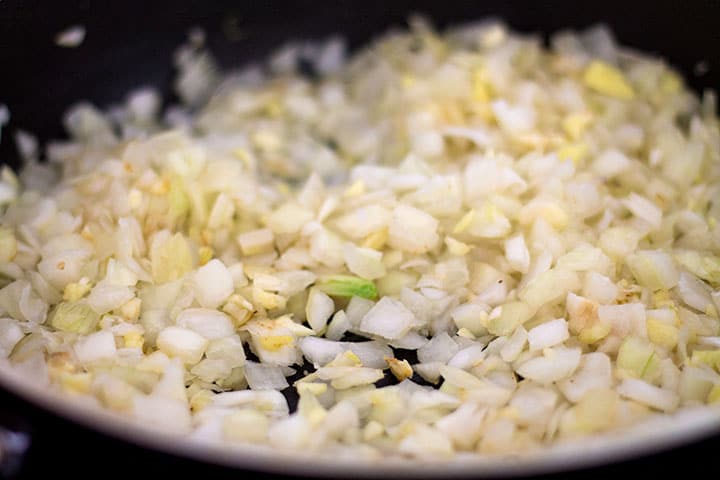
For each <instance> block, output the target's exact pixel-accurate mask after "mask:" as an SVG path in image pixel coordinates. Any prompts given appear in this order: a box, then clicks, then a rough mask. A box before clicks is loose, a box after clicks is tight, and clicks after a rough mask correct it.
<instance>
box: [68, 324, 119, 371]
mask: <svg viewBox="0 0 720 480" xmlns="http://www.w3.org/2000/svg"><path fill="white" fill-rule="evenodd" d="M74 350H75V356H76V357H77V359H78V361H79V362H80V363H92V362H96V361H98V360H102V359H112V358H115V356H116V355H117V350H116V348H115V337H113V334H112V332H110V331H107V330H105V331H102V332H97V333H93V334H91V335H88V336H87V337H84V338H81V339H79V340H78V341H77V343H75V347H74Z"/></svg>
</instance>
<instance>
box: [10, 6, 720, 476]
mask: <svg viewBox="0 0 720 480" xmlns="http://www.w3.org/2000/svg"><path fill="white" fill-rule="evenodd" d="M413 12H418V13H424V14H427V15H428V16H429V17H430V18H432V20H433V22H434V23H435V24H436V25H437V26H439V27H442V26H444V25H447V24H450V23H456V22H462V21H466V20H471V19H477V18H481V17H485V16H496V17H500V18H503V19H504V20H506V21H507V22H508V23H509V25H510V26H511V27H513V28H515V29H518V30H521V31H525V32H538V33H544V34H547V33H550V32H553V31H555V30H557V29H560V28H564V27H576V28H582V27H586V26H589V25H592V24H594V23H598V22H603V23H607V24H609V25H610V26H611V27H612V29H613V30H614V32H615V34H616V36H617V38H618V39H619V41H620V42H622V43H624V44H629V45H632V46H634V47H637V48H639V49H642V50H646V51H650V52H654V53H657V54H659V55H662V56H664V57H665V58H667V59H668V60H669V61H670V63H672V64H673V65H675V66H676V67H678V68H679V69H680V70H681V71H682V72H683V74H684V76H685V79H686V81H687V82H688V83H689V84H690V85H692V86H693V87H694V88H695V89H696V90H697V91H702V90H704V89H706V88H717V86H718V85H720V30H718V28H717V23H718V20H720V1H717V0H704V1H695V2H682V3H681V2H678V1H655V2H652V1H633V2H626V3H623V2H614V1H605V2H597V1H596V2H587V3H584V2H577V1H565V0H563V1H560V0H553V1H531V0H517V1H508V0H505V1H503V0H497V1H491V0H484V1H455V0H435V1H425V0H418V1H411V0H385V1H378V0H365V1H357V0H356V1H353V0H336V1H324V0H323V1H320V0H316V1H312V0H296V1H292V2H291V1H267V0H265V1H262V0H254V1H238V0H236V1H229V0H215V1H211V0H205V1H203V0H189V1H180V0H176V1H171V0H146V1H144V2H141V1H138V0H125V1H112V2H111V1H92V0H77V1H58V0H56V1H39V0H28V1H19V0H14V1H13V0H0V103H4V104H6V105H7V106H8V107H9V109H10V111H11V121H10V124H9V126H8V127H7V128H6V129H4V131H3V136H2V141H1V142H0V162H1V163H8V164H10V165H13V166H16V165H17V156H16V152H15V148H14V144H13V142H12V133H13V130H14V129H16V128H22V129H25V130H28V131H31V132H33V133H36V134H38V135H39V136H40V138H41V139H43V140H46V139H49V138H57V137H61V136H62V129H61V126H60V117H61V114H62V112H63V111H64V110H65V109H66V108H67V107H68V106H69V105H70V104H72V103H73V102H76V101H78V100H81V99H88V100H90V101H91V102H93V103H95V104H97V105H99V106H107V105H108V104H110V103H113V102H118V101H122V99H123V98H124V96H125V94H126V93H127V92H128V91H129V90H130V89H132V88H134V87H138V86H141V85H153V86H155V87H158V88H160V89H161V90H162V91H163V92H164V93H165V94H166V100H169V101H172V100H173V95H172V89H171V82H172V77H173V69H172V52H173V50H174V49H175V48H176V47H177V46H178V45H179V44H180V43H182V42H183V40H184V39H185V38H186V34H187V31H188V29H189V28H190V27H193V26H202V27H204V29H205V31H206V32H207V35H208V44H209V46H210V48H211V50H212V52H213V53H214V54H215V55H216V57H217V59H218V60H219V61H220V64H221V65H222V66H223V67H225V68H233V67H237V66H240V65H242V64H244V63H246V62H249V61H253V60H258V59H261V58H263V57H264V56H265V55H266V54H268V53H269V52H270V51H271V50H272V49H274V48H275V47H277V46H278V45H280V44H281V43H283V42H284V41H287V40H290V39H302V38H322V37H326V36H328V35H331V34H342V35H344V36H346V37H347V38H348V40H349V42H350V45H351V46H354V47H356V46H359V45H362V44H363V43H364V42H366V41H367V40H368V39H370V38H372V37H373V35H375V34H378V33H380V32H382V31H383V30H385V29H387V28H388V27H391V26H403V25H404V23H405V20H406V18H407V16H408V14H409V13H413ZM75 24H78V25H83V26H84V27H85V28H86V30H87V36H86V39H85V42H84V43H83V44H82V45H81V46H80V47H79V48H74V49H66V48H60V47H58V46H57V45H55V44H54V42H53V37H54V36H55V34H56V33H57V32H58V31H60V30H62V29H64V28H66V27H68V26H70V25H75ZM700 63H702V64H704V65H705V67H706V68H705V70H706V71H704V73H701V72H699V71H698V68H697V66H698V64H700ZM0 405H5V406H6V407H7V408H10V407H11V406H14V407H18V408H20V407H21V406H22V402H21V401H18V399H14V400H11V396H8V395H7V394H5V396H2V395H0ZM22 410H25V409H22ZM0 413H2V411H0ZM38 415H40V416H38ZM6 416H7V415H6ZM11 416H12V415H11ZM22 416H27V422H26V423H29V424H30V425H31V427H32V429H33V430H34V433H35V439H36V442H35V445H36V446H35V447H34V448H36V450H34V451H32V450H31V455H33V456H34V459H35V460H34V462H32V463H30V464H29V467H28V468H30V469H31V471H33V472H37V469H38V468H42V464H43V463H45V462H43V459H44V458H47V459H54V460H55V461H57V462H60V464H62V463H63V460H62V455H59V453H58V451H57V449H56V448H55V445H53V444H52V442H56V441H57V438H58V437H53V436H52V435H53V433H52V431H53V430H58V429H62V430H63V431H65V432H68V435H70V438H73V441H75V442H80V443H82V444H83V445H94V446H95V447H94V448H95V449H97V451H98V452H101V451H108V450H113V451H116V452H117V451H118V450H120V451H123V452H125V455H128V456H132V457H135V458H145V459H146V461H150V455H152V461H153V462H166V463H164V464H163V465H166V466H165V467H163V468H180V466H182V469H183V471H186V470H185V469H191V470H192V468H193V466H192V465H195V468H205V467H199V466H198V465H197V464H190V463H188V461H183V462H180V461H179V460H175V459H172V457H169V456H163V455H157V456H155V454H148V453H147V452H143V451H141V450H140V449H139V448H137V447H132V446H129V445H119V444H118V442H113V441H112V440H110V439H107V438H105V437H102V436H100V435H99V434H96V433H91V432H87V431H83V430H82V429H81V428H80V427H77V426H73V425H71V424H69V423H68V422H65V421H63V420H61V419H58V418H54V417H52V416H49V415H48V414H46V413H37V412H31V411H30V410H29V409H28V410H26V411H25V412H23V415H22ZM38 419H42V420H40V421H38ZM14 421H17V418H16V419H15V420H14ZM1 423H7V422H5V420H3V418H0V424H1ZM38 425H43V426H44V427H39V426H38ZM43 432H45V433H43ZM47 432H50V433H47ZM43 435H44V436H43ZM51 439H54V440H51ZM38 442H39V445H40V446H39V447H38ZM43 442H45V443H44V444H43ZM43 445H44V447H43ZM717 446H718V442H717V440H714V441H710V442H705V443H703V444H698V445H695V446H693V447H688V448H685V449H679V450H676V451H675V452H673V453H672V454H669V455H665V456H663V457H662V458H661V457H656V458H654V459H651V460H649V461H646V463H637V462H635V463H634V464H633V463H630V464H626V467H627V465H630V467H629V468H633V467H632V465H636V467H634V468H638V469H640V468H642V469H643V470H644V469H646V468H648V467H649V466H650V465H654V467H655V468H660V469H659V470H656V471H657V472H662V471H666V470H667V469H672V468H674V466H677V465H680V464H681V463H682V462H683V461H682V460H681V459H683V458H686V457H687V458H690V456H691V455H692V456H693V457H692V458H702V457H701V456H705V455H708V452H709V451H710V450H711V449H713V448H716V447H717ZM38 448H40V450H37V449H38ZM43 448H44V450H43ZM116 449H118V450H116ZM702 452H704V453H702ZM66 454H67V451H66ZM143 456H144V457H143ZM672 458H674V459H675V460H670V459H672ZM705 458H707V457H705ZM658 462H660V463H658ZM51 463H52V462H51ZM643 465H644V466H643ZM662 465H664V466H662ZM65 466H70V465H69V464H68V463H67V462H65ZM158 468H159V467H158ZM612 468H616V467H606V468H605V469H604V470H600V471H599V472H604V476H605V477H607V475H608V474H612V473H617V471H613V470H612ZM608 469H610V470H608ZM599 472H597V473H598V474H599ZM147 473H150V472H147Z"/></svg>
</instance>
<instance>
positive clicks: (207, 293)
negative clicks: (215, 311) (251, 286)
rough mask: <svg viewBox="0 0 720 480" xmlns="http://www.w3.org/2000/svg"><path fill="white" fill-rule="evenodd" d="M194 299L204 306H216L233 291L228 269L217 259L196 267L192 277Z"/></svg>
mask: <svg viewBox="0 0 720 480" xmlns="http://www.w3.org/2000/svg"><path fill="white" fill-rule="evenodd" d="M193 282H194V292H195V299H196V300H197V301H198V303H199V304H200V305H201V306H202V307H205V308H217V307H219V306H220V305H222V303H223V302H224V301H225V300H226V299H227V298H228V297H229V296H230V295H232V293H233V290H234V285H233V278H232V275H231V274H230V271H229V270H228V269H227V268H226V267H225V265H224V264H223V263H222V262H221V261H220V260H217V259H212V260H210V261H209V262H207V263H206V264H205V265H203V266H202V267H200V268H198V270H197V271H196V272H195V276H194V278H193Z"/></svg>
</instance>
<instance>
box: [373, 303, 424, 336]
mask: <svg viewBox="0 0 720 480" xmlns="http://www.w3.org/2000/svg"><path fill="white" fill-rule="evenodd" d="M415 322H416V320H415V316H414V315H413V314H412V312H410V311H409V310H408V309H407V308H405V306H404V305H403V304H402V303H400V302H399V301H397V300H393V299H392V298H389V297H383V298H381V299H380V301H379V302H378V303H376V304H375V305H374V306H373V307H372V308H371V309H370V311H368V312H367V313H366V314H365V316H364V317H363V319H362V321H361V322H360V330H361V331H363V332H365V333H370V334H373V335H379V336H381V337H383V338H387V339H391V340H392V339H398V338H401V337H403V336H404V335H405V334H406V333H408V332H409V331H410V329H411V328H412V327H413V325H414V324H415Z"/></svg>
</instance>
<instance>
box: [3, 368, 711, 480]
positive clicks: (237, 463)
mask: <svg viewBox="0 0 720 480" xmlns="http://www.w3.org/2000/svg"><path fill="white" fill-rule="evenodd" d="M0 388H3V389H5V390H6V391H8V392H11V393H13V394H15V395H17V396H18V397H20V398H21V399H23V400H24V401H27V402H29V403H30V404H33V405H34V406H35V407H37V408H40V409H41V410H44V411H45V412H47V413H50V414H54V415H57V416H59V417H61V418H63V419H65V420H69V421H71V422H75V423H76V424H78V425H80V426H82V427H84V428H87V429H89V430H91V431H94V432H99V433H101V434H104V435H107V436H109V437H111V438H114V439H117V440H121V441H123V442H126V443H129V444H132V445H136V446H140V447H142V448H147V449H151V450H154V451H158V452H161V453H164V454H169V455H175V456H179V457H183V458H187V459H191V460H195V461H200V462H205V463H211V464H215V465H218V466H222V467H229V468H235V469H243V470H255V471H258V472H264V473H274V474H284V475H292V476H318V477H324V478H331V477H336V478H337V477H348V476H352V477H353V478H377V477H381V476H382V477H387V476H388V475H393V476H395V477H399V478H417V477H423V478H430V477H433V478H441V477H449V476H453V477H460V478H469V477H479V476H492V477H505V478H508V477H519V476H524V475H530V474H532V475H539V474H551V473H560V472H569V471H572V470H580V469H587V468H592V467H597V466H601V465H608V464H612V463H618V462H621V461H627V460H632V459H637V458H640V457H643V456H647V455H650V454H657V453H661V452H663V451H667V450H669V449H672V448H675V447H679V446H682V445H686V444H691V443H693V442H696V441H699V440H702V439H705V438H707V437H710V436H712V435H714V434H719V433H720V415H718V414H717V411H715V410H714V409H706V410H707V412H708V415H707V418H706V419H705V418H704V419H703V422H700V423H698V422H695V423H694V424H690V425H681V424H679V423H678V424H677V425H674V426H673V427H672V428H670V429H667V430H665V431H663V432H662V434H654V435H650V436H648V435H647V434H646V435H644V436H633V435H623V436H621V437H619V438H614V439H612V440H611V441H602V442H601V443H600V444H597V443H596V444H594V445H593V444H592V443H587V442H577V443H575V442H574V443H573V444H571V445H569V446H565V448H548V449H543V450H542V451H541V452H538V453H537V454H532V455H530V456H529V457H525V458H522V459H521V460H520V461H518V457H493V458H489V459H488V458H483V457H473V458H462V459H459V460H453V461H447V462H445V461H430V462H417V461H413V462H409V461H404V460H394V459H389V460H388V461H383V462H368V461H366V460H365V461H362V460H360V461H359V460H355V459H349V458H346V457H344V458H334V457H317V461H313V462H308V459H307V456H303V455H302V454H301V453H300V452H284V451H279V450H276V449H271V448H267V447H252V446H248V445H243V446H234V447H232V448H228V447H227V446H226V447H222V446H220V445H217V444H212V443H208V442H203V441H198V440H194V439H192V438H190V437H182V436H178V435H173V434H170V433H167V432H163V431H161V430H158V429H153V428H149V427H146V426H143V425H141V424H138V423H136V422H133V421H128V419H127V418H123V417H121V416H120V415H118V414H115V413H113V412H110V411H106V410H102V409H99V408H91V409H87V408H86V406H83V404H81V403H78V402H73V401H72V397H69V396H66V395H62V394H60V393H59V392H53V393H52V394H49V393H48V391H47V389H44V388H42V387H41V386H38V385H34V384H31V383H29V382H28V381H27V380H24V379H22V378H20V376H19V375H18V374H17V373H16V372H14V371H12V370H9V369H8V368H7V367H4V368H0ZM711 412H712V413H711Z"/></svg>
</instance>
